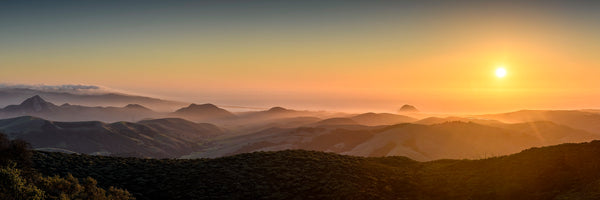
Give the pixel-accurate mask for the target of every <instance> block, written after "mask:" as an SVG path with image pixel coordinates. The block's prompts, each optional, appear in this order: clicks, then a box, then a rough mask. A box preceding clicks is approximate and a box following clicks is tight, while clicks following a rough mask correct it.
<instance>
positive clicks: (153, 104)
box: [0, 86, 187, 112]
mask: <svg viewBox="0 0 600 200" xmlns="http://www.w3.org/2000/svg"><path fill="white" fill-rule="evenodd" d="M78 87H82V86H78ZM83 87H85V88H86V89H84V90H83V91H81V90H80V89H73V88H66V89H65V88H62V89H55V90H43V89H40V88H31V87H27V86H25V87H0V106H6V105H11V104H15V103H17V102H21V101H23V99H27V98H29V97H32V96H35V95H39V96H42V97H44V98H45V99H47V100H48V101H50V102H54V103H57V104H63V103H70V104H76V105H84V106H104V107H108V106H111V107H121V106H124V105H127V104H140V105H145V106H148V107H150V108H152V109H153V110H158V111H161V112H166V111H169V112H170V111H173V110H175V109H177V108H181V107H182V106H185V105H187V103H183V102H177V101H170V100H163V99H157V98H152V97H145V96H136V95H130V94H124V93H115V92H109V91H97V90H99V88H97V87H96V86H83ZM94 88H96V89H94ZM85 90H90V91H88V92H86V91H85Z"/></svg>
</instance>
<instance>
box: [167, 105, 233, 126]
mask: <svg viewBox="0 0 600 200" xmlns="http://www.w3.org/2000/svg"><path fill="white" fill-rule="evenodd" d="M171 115H172V116H176V117H183V118H186V119H189V120H193V121H197V122H198V121H214V120H223V119H233V118H235V117H236V116H235V115H234V114H233V113H231V112H229V111H227V110H225V109H222V108H219V107H217V106H215V105H213V104H202V105H198V104H190V105H189V106H188V107H185V108H181V109H179V110H177V111H175V112H173V113H172V114H171Z"/></svg>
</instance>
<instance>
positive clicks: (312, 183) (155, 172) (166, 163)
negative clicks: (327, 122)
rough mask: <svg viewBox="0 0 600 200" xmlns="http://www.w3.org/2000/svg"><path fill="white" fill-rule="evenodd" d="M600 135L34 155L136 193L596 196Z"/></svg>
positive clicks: (44, 163)
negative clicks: (467, 143)
mask: <svg viewBox="0 0 600 200" xmlns="http://www.w3.org/2000/svg"><path fill="white" fill-rule="evenodd" d="M598 155H600V141H593V142H589V143H580V144H562V145H557V146H551V147H544V148H533V149H529V150H525V151H523V152H521V153H518V154H514V155H510V156H502V157H495V158H488V159H483V160H437V161H431V162H417V161H413V160H410V159H408V158H405V157H380V158H364V157H354V156H344V155H338V154H333V153H323V152H316V151H304V150H287V151H279V152H256V153H250V154H241V155H236V156H231V157H223V158H217V159H193V160H172V159H163V160H156V159H138V158H116V157H104V156H89V155H74V154H63V153H50V152H36V153H35V154H34V156H33V160H34V167H35V168H37V169H38V170H39V171H41V172H42V173H44V174H46V175H54V174H58V175H66V174H67V173H72V174H73V175H74V176H75V177H87V176H90V177H92V178H95V179H97V180H98V183H100V184H103V185H106V186H108V185H113V186H117V187H121V188H125V189H127V190H128V191H130V192H131V193H132V194H134V195H135V196H136V197H137V198H138V199H598V198H600V173H598V172H600V158H599V157H598Z"/></svg>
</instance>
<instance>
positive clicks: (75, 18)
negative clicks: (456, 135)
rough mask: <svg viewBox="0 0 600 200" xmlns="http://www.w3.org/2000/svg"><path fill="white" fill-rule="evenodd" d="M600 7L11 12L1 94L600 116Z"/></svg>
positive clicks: (87, 7)
mask: <svg viewBox="0 0 600 200" xmlns="http://www.w3.org/2000/svg"><path fill="white" fill-rule="evenodd" d="M597 4H598V3H596V2H588V1H564V2H563V1H550V2H547V1H543V2H542V1H528V2H521V1H503V2H481V1H461V2H453V3H448V2H438V1H424V2H421V1H420V2H386V1H369V2H358V1H328V2H321V1H302V2H296V1H253V2H252V3H250V2H233V3H232V2H187V1H170V2H163V1H144V2H133V1H127V2H123V1H101V2H92V1H58V2H46V1H30V2H22V1H6V2H3V3H2V6H0V26H2V27H3V28H2V29H0V43H1V44H2V46H0V80H1V81H0V82H1V83H4V84H25V85H35V84H45V85H64V84H82V85H98V86H103V87H105V88H111V89H114V90H118V91H122V92H126V93H132V94H141V95H145V96H152V97H158V98H163V99H169V100H178V101H185V102H194V103H213V104H217V105H235V106H248V107H260V108H262V107H264V108H269V107H272V106H283V107H288V108H294V109H308V110H329V111H342V112H368V111H373V112H392V113H394V112H395V111H397V110H398V109H399V108H400V107H401V106H402V105H404V104H410V105H414V106H416V107H417V108H419V109H420V110H422V111H424V112H431V113H465V114H469V113H471V114H477V113H497V112H508V111H515V110H521V109H593V108H600V102H598V101H595V99H598V98H599V97H600V88H599V87H600V79H598V78H597V75H598V74H600V60H598V59H597V56H598V55H597V53H598V52H600V37H597V36H598V35H600V21H599V20H596V19H598V18H600V13H599V12H597V9H596V8H597ZM500 67H503V68H504V69H506V71H507V74H506V76H505V77H502V78H499V77H497V76H495V74H494V72H495V70H496V69H497V68H500Z"/></svg>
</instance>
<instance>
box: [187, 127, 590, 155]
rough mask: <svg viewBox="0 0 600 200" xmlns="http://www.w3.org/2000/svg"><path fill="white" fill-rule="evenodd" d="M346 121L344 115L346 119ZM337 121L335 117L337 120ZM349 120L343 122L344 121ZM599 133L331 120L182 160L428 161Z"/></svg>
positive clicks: (227, 142)
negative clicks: (271, 156)
mask: <svg viewBox="0 0 600 200" xmlns="http://www.w3.org/2000/svg"><path fill="white" fill-rule="evenodd" d="M342 119H343V118H342ZM334 120H336V122H337V118H334ZM341 121H343V122H346V121H345V120H341ZM598 138H599V137H598V136H597V135H595V134H592V133H589V132H586V131H583V130H577V129H573V128H570V127H567V126H563V125H559V124H556V123H553V122H532V123H522V124H505V125H503V126H500V127H496V126H488V125H482V124H477V123H472V122H446V123H442V124H433V125H420V124H408V123H407V124H398V125H392V126H360V125H355V124H349V125H348V124H343V125H342V124H337V123H334V124H328V125H324V124H322V125H320V126H312V127H299V128H270V129H265V130H262V131H258V132H256V133H252V134H247V135H242V136H237V137H232V138H226V139H221V140H214V141H212V142H210V143H207V144H205V145H203V146H202V150H201V151H198V152H195V153H193V154H191V155H188V156H184V158H204V157H207V158H215V157H221V156H229V155H235V154H239V153H248V152H255V151H278V150H286V149H305V150H316V151H325V152H335V153H340V154H346V155H356V156H406V157H409V158H412V159H416V160H421V161H427V160H435V159H442V158H454V159H463V158H481V157H487V156H497V155H507V154H511V153H516V152H519V151H521V150H523V149H526V148H530V147H537V146H544V145H555V144H561V143H565V142H585V141H590V140H593V139H598Z"/></svg>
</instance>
